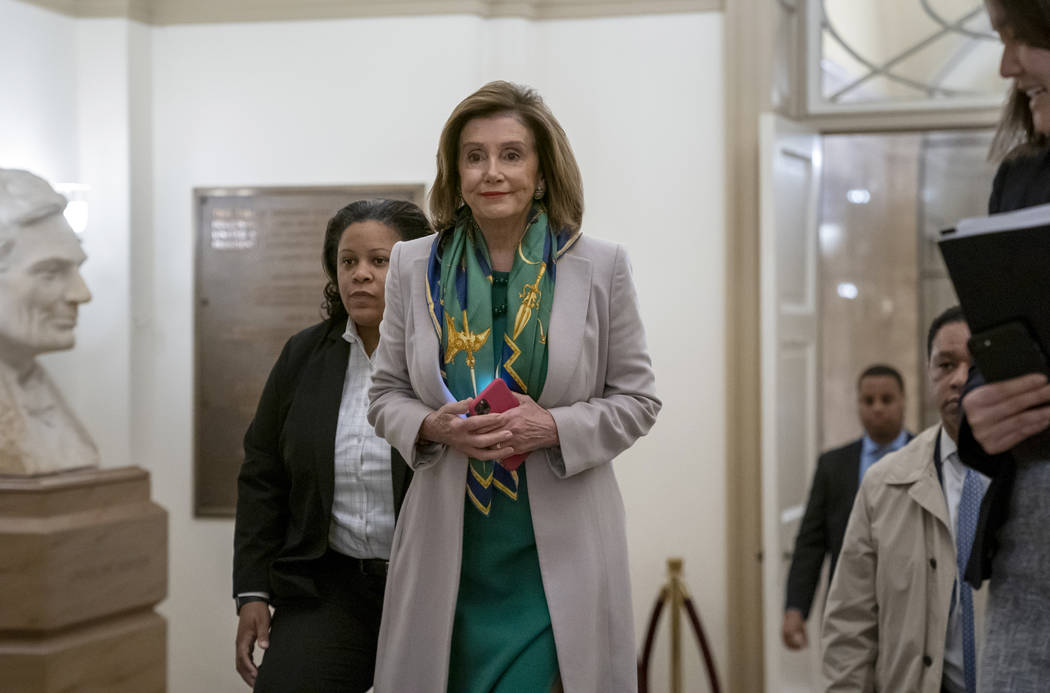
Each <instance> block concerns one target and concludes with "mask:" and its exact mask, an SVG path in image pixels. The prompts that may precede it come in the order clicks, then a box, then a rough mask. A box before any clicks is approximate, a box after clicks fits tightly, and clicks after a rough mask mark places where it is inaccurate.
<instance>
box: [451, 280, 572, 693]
mask: <svg viewBox="0 0 1050 693" xmlns="http://www.w3.org/2000/svg"><path fill="white" fill-rule="evenodd" d="M508 276H509V273H507V272H493V273H492V277H493V282H492V333H493V340H492V343H493V344H494V345H500V346H502V344H503V335H504V334H505V332H506V329H507V279H508ZM495 360H496V362H497V363H498V362H499V360H500V355H499V354H498V353H497V355H496V359H495ZM525 467H526V465H525V464H523V465H522V466H520V467H518V498H517V500H512V499H511V498H509V497H507V496H506V495H504V494H502V493H495V494H493V498H492V508H491V510H490V511H489V515H488V516H487V517H486V516H485V515H483V514H482V513H480V512H479V511H478V510H477V509H476V508H475V507H474V505H473V504H472V503H471V502H470V500H469V499H467V498H466V494H464V504H465V507H464V509H463V563H462V567H461V572H460V578H459V596H458V597H457V599H456V615H455V622H454V625H453V630H452V649H451V654H450V656H449V676H448V691H449V693H533V692H535V693H548V692H549V691H550V690H551V687H552V686H553V685H554V683H555V681H556V680H557V678H558V656H557V652H556V651H555V649H554V631H553V630H552V628H551V617H550V612H549V611H548V609H547V597H546V595H545V594H544V592H543V580H542V578H541V577H540V562H539V556H538V554H537V553H536V536H535V534H533V530H532V511H531V510H530V508H529V489H528V482H527V480H526V470H525Z"/></svg>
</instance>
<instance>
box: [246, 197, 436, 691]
mask: <svg viewBox="0 0 1050 693" xmlns="http://www.w3.org/2000/svg"><path fill="white" fill-rule="evenodd" d="M429 233H431V230H430V225H429V223H428V222H427V219H426V217H425V216H424V215H423V212H422V211H421V210H420V209H419V208H418V207H417V206H416V205H414V204H412V203H410V202H401V201H393V200H363V201H359V202H354V203H351V204H349V205H347V206H346V207H344V208H343V209H341V210H339V212H337V213H336V215H335V216H334V217H332V219H331V220H330V221H329V222H328V228H327V230H326V232H325V238H324V251H323V262H324V268H325V273H326V274H327V275H328V284H327V285H326V286H325V289H324V296H325V306H324V310H325V313H326V315H327V319H326V320H324V321H323V322H321V323H318V324H317V325H314V326H313V327H310V328H307V329H305V330H303V331H302V332H300V333H299V334H297V335H295V336H294V337H292V338H291V339H289V340H288V343H287V344H286V345H285V347H284V350H283V351H282V352H281V355H280V357H279V358H278V359H277V363H276V364H275V365H274V367H273V370H272V371H271V372H270V377H269V380H268V381H267V383H266V387H265V389H264V390H263V394H262V397H261V398H260V400H259V407H258V410H257V411H256V414H255V418H254V419H253V421H252V424H251V426H250V427H249V428H248V432H247V433H246V434H245V437H244V464H243V465H242V467H241V471H240V476H239V477H238V481H237V491H238V492H237V519H236V525H235V529H234V556H233V592H234V598H235V599H236V602H237V612H238V616H239V624H238V627H237V639H236V652H237V655H236V666H237V672H238V673H239V674H240V675H241V678H243V679H244V681H245V683H247V684H248V685H249V686H253V688H254V690H256V691H278V692H280V693H294V692H295V691H303V692H304V693H306V692H309V693H316V692H318V691H329V690H331V691H341V692H342V691H347V692H353V691H366V690H368V688H369V687H371V685H372V675H373V671H374V668H375V653H376V639H377V636H378V632H379V618H380V614H381V611H382V602H383V589H384V586H385V583H386V566H387V560H388V559H389V557H390V542H391V540H392V538H393V531H394V521H395V518H396V515H397V512H398V510H400V506H401V501H402V500H403V499H404V496H405V491H406V489H407V487H408V483H409V481H410V479H411V474H412V473H411V471H410V470H409V468H408V467H407V466H406V465H405V462H404V460H403V459H402V458H401V456H400V455H399V454H398V453H397V451H396V450H392V449H391V448H390V446H389V445H388V444H387V443H386V442H385V441H383V440H382V439H381V438H379V437H378V436H376V434H375V431H374V430H373V429H372V428H371V426H369V425H368V421H367V418H366V415H367V409H368V395H367V393H368V387H369V384H370V382H371V364H370V360H371V357H372V354H373V353H374V352H375V348H376V346H377V345H378V343H379V323H380V321H381V320H382V317H383V308H384V305H385V304H384V288H385V280H386V270H387V262H388V261H389V258H390V252H391V250H392V248H393V246H394V244H395V243H396V242H397V241H399V240H410V239H413V238H419V237H421V236H424V235H426V234H429ZM271 607H273V616H272V619H271V613H270V608H271ZM256 643H257V644H258V645H259V647H260V648H261V649H263V650H265V651H266V655H265V656H264V658H263V662H262V664H260V665H259V666H258V667H256V664H255V662H254V659H253V656H252V652H253V649H254V646H255V644H256Z"/></svg>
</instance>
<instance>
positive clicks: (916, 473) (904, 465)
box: [886, 426, 950, 531]
mask: <svg viewBox="0 0 1050 693" xmlns="http://www.w3.org/2000/svg"><path fill="white" fill-rule="evenodd" d="M927 431H928V432H930V434H929V435H924V436H923V440H922V441H921V445H920V446H919V447H918V449H917V450H914V451H911V452H907V451H906V452H904V453H903V454H902V453H901V452H896V453H893V457H890V458H889V459H888V460H887V461H890V462H891V463H892V464H893V467H892V468H891V469H889V470H887V471H888V472H889V473H888V474H887V476H886V481H887V482H888V483H896V484H907V485H908V495H909V496H910V497H911V499H912V500H914V501H915V502H916V503H918V504H919V506H920V507H921V508H922V509H923V510H925V511H926V512H928V513H930V514H931V515H933V516H934V517H935V518H937V519H938V520H940V521H941V523H942V524H943V525H944V527H945V528H946V529H948V528H949V527H950V523H949V520H948V501H947V500H946V499H945V497H944V489H943V488H941V482H940V481H939V480H938V479H937V467H936V465H935V464H934V460H933V456H934V451H935V449H936V447H937V438H938V436H939V435H940V427H939V426H937V427H935V429H933V430H932V431H931V429H927ZM902 450H904V448H902ZM949 531H950V530H949Z"/></svg>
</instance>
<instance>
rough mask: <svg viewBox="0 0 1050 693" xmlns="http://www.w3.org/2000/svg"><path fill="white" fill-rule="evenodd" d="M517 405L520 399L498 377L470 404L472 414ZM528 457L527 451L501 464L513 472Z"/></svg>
mask: <svg viewBox="0 0 1050 693" xmlns="http://www.w3.org/2000/svg"><path fill="white" fill-rule="evenodd" d="M516 406H518V400H517V399H515V398H514V395H513V394H512V393H511V391H510V388H509V387H507V383H505V382H503V380H502V379H501V378H496V379H495V380H493V381H492V382H491V383H489V384H488V387H486V388H485V389H484V390H482V391H481V393H480V394H479V395H478V396H477V397H475V398H474V402H473V404H471V405H470V415H471V416H474V415H479V416H480V415H482V414H501V413H503V412H505V411H508V410H510V409H513V408H514V407H516ZM526 457H528V454H527V453H521V454H519V455H511V456H510V457H507V458H504V459H502V460H500V464H502V465H503V467H504V468H505V469H507V470H509V471H512V472H513V471H514V470H515V469H517V468H518V467H520V466H521V463H522V462H524V461H525V458H526Z"/></svg>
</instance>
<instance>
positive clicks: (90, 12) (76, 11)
mask: <svg viewBox="0 0 1050 693" xmlns="http://www.w3.org/2000/svg"><path fill="white" fill-rule="evenodd" d="M22 1H23V2H26V3H29V4H31V5H37V6H39V7H43V8H46V9H49V10H53V11H55V12H60V13H62V14H66V15H69V16H72V17H92V18H97V17H123V18H127V19H134V20H136V21H139V22H143V23H146V24H155V25H169V24H211V23H219V22H270V21H295V20H316V19H341V18H348V17H403V16H408V15H445V14H468V15H475V16H478V17H483V18H495V17H520V18H524V19H532V20H549V19H576V18H592V17H619V16H630V15H642V14H672V13H685V12H721V11H722V10H723V8H724V6H725V0H22Z"/></svg>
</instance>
